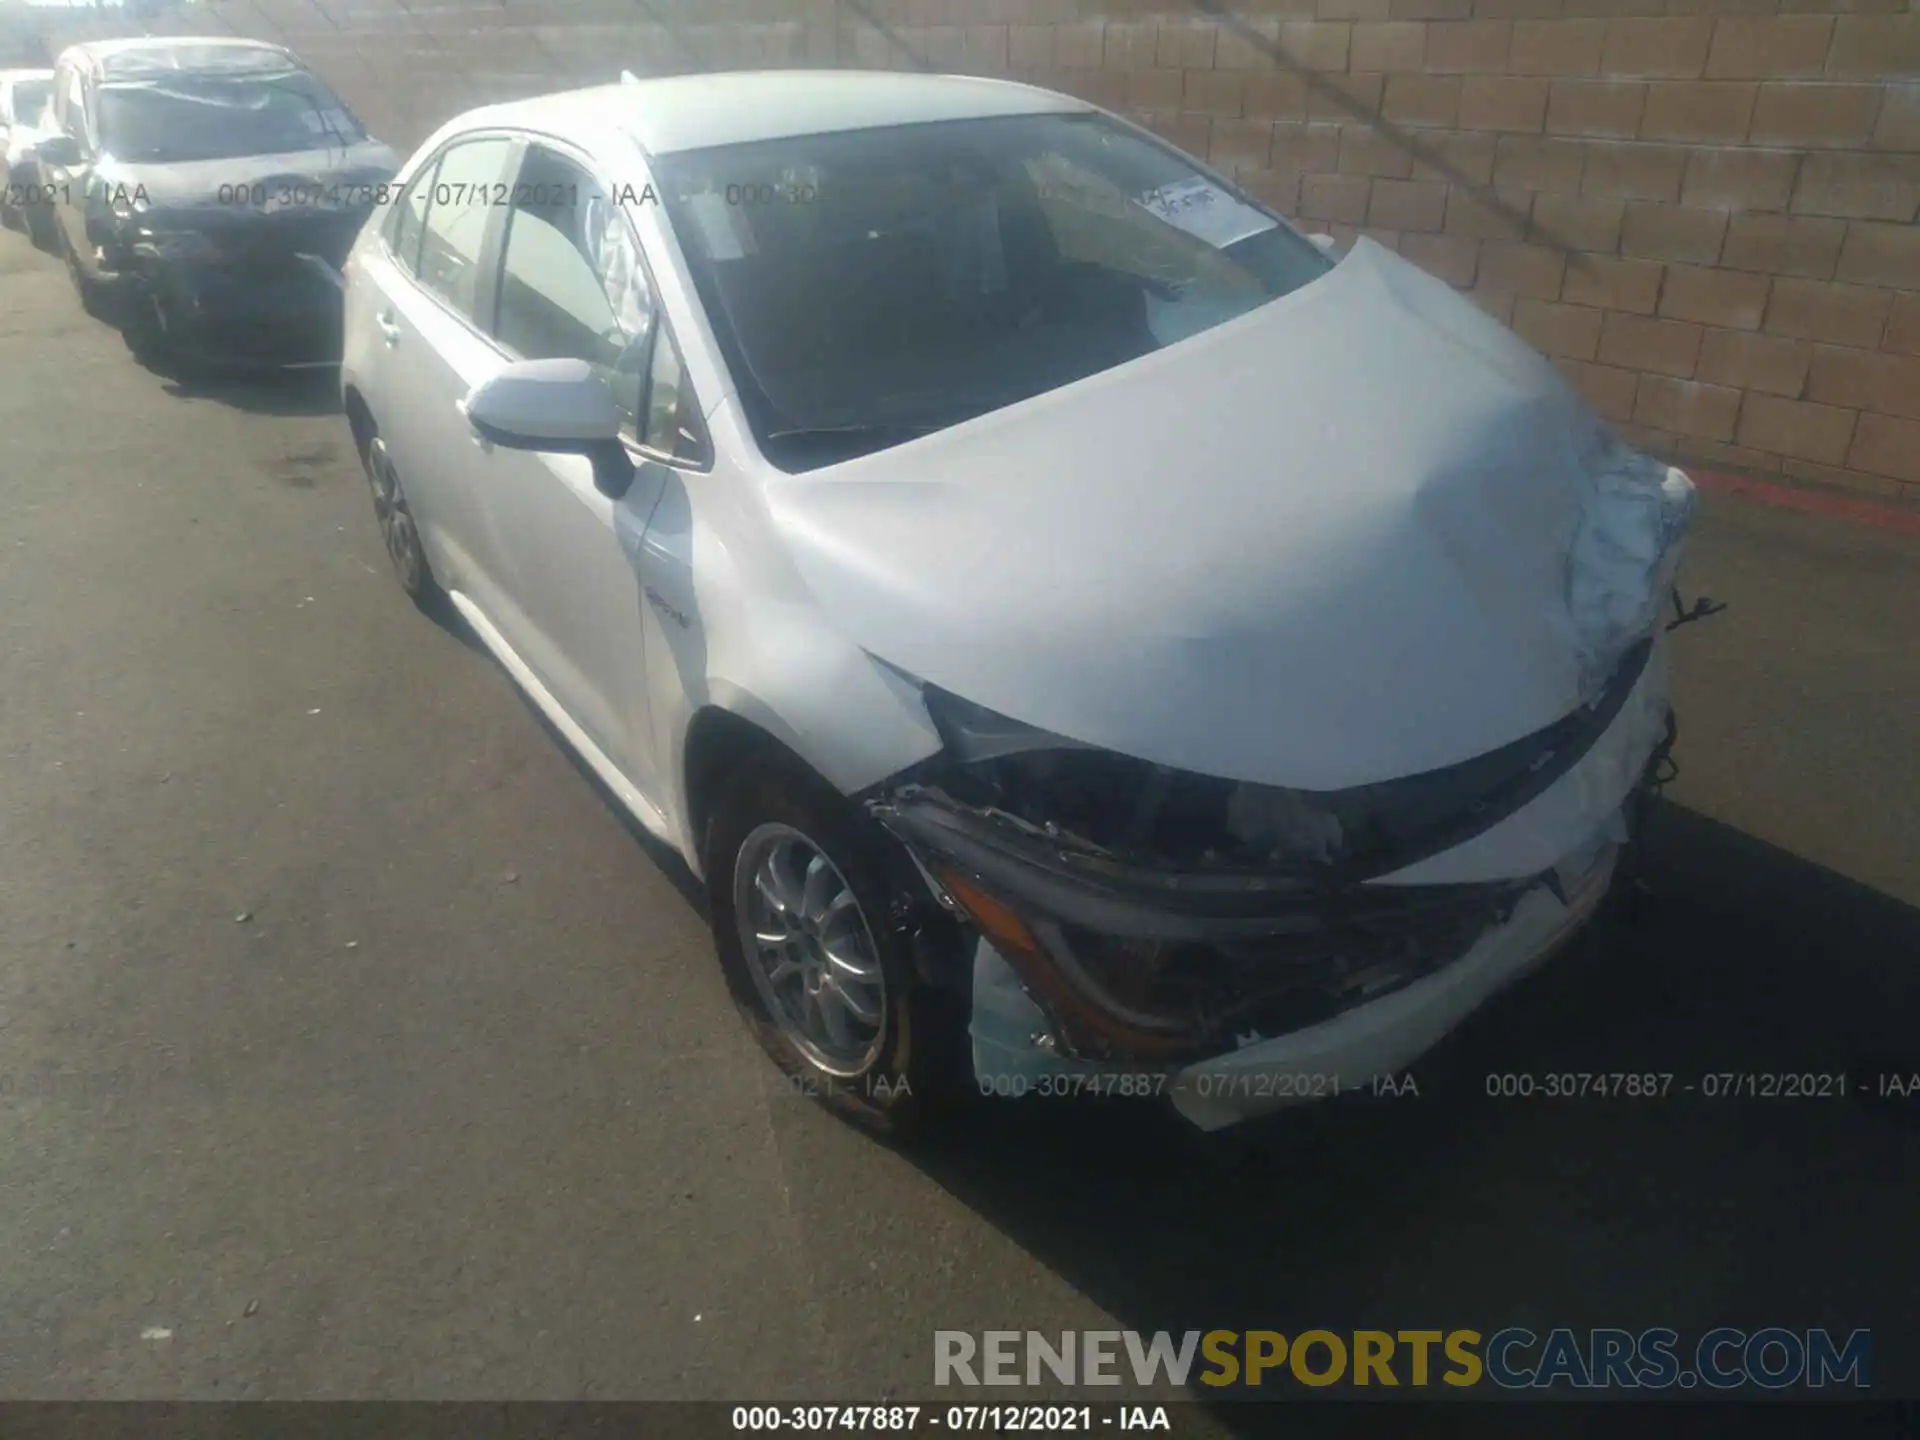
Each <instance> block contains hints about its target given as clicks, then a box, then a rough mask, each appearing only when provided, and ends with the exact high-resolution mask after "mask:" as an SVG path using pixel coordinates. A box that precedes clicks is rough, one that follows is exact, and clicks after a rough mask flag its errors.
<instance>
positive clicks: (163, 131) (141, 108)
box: [39, 38, 398, 372]
mask: <svg viewBox="0 0 1920 1440" xmlns="http://www.w3.org/2000/svg"><path fill="white" fill-rule="evenodd" d="M51 123H52V126H53V131H54V133H53V135H52V136H51V137H50V138H48V139H46V140H43V141H42V142H41V145H40V148H39V155H40V172H41V184H42V185H43V186H44V187H45V188H46V189H47V191H48V192H49V193H50V195H51V197H52V212H53V218H54V221H55V237H54V238H55V243H56V245H57V246H58V248H59V249H60V251H61V253H62V254H63V255H64V257H65V259H66V261H67V266H68V269H69V271H70V273H71V274H72V276H73V282H74V285H75V287H76V288H77V289H78V290H79V292H80V298H81V300H82V302H83V303H84V304H85V305H86V307H87V309H88V311H89V312H90V313H92V314H94V315H97V316H101V317H103V318H107V319H111V320H113V321H114V322H116V323H118V324H119V325H121V326H122V327H123V328H124V329H125V331H126V335H127V340H128V343H129V344H130V345H131V346H132V348H133V350H134V352H135V353H136V354H137V355H139V356H140V357H141V358H142V359H144V360H146V361H147V362H148V363H150V364H153V365H155V366H156V367H158V368H162V369H170V370H173V371H176V372H186V371H198V370H202V369H206V368H209V367H217V366H223V365H242V366H257V365H261V364H269V365H295V364H328V363H333V362H335V361H337V360H338V359H339V354H340V295H339V289H338V277H337V269H338V266H339V265H340V263H341V261H342V260H344V258H345V256H346V253H347V251H348V249H349V248H350V247H351V246H352V244H353V241H354V238H355V236H357V235H358V233H359V231H360V227H361V226H362V225H363V224H364V223H365V221H366V219H367V216H368V215H369V214H371V213H372V211H373V210H374V209H375V208H376V206H377V205H378V204H379V203H380V202H381V201H382V200H383V199H384V198H385V191H386V183H387V181H388V180H389V179H390V178H391V177H392V175H393V173H394V170H395V168H396V166H397V163H398V157H396V156H395V155H394V153H393V152H392V151H391V150H389V149H388V148H387V147H386V146H385V145H383V144H381V143H380V142H379V141H378V140H375V139H374V138H373V137H372V136H370V135H368V134H367V132H366V130H365V128H364V127H363V126H362V125H361V124H360V123H359V121H358V120H357V119H355V118H354V116H353V115H352V113H351V112H349V111H348V109H347V108H346V106H345V105H344V104H342V103H341V101H340V100H339V98H338V97H337V96H335V95H334V94H333V92H332V91H330V90H329V89H328V88H327V87H326V86H325V85H324V84H323V83H322V82H321V81H320V80H319V79H318V78H317V77H316V76H315V75H313V73H312V72H311V71H309V70H308V69H307V68H306V67H305V66H304V65H302V64H301V63H300V61H299V60H298V59H297V58H296V57H295V56H294V55H293V54H291V53H290V52H289V51H287V50H284V49H281V48H280V47H278V46H274V45H263V44H260V43H258V42H255V41H246V40H217V39H205V38H190V39H139V40H113V41H102V42H96V43H91V44H85V45H76V46H73V47H71V48H70V49H68V50H66V51H64V52H62V53H61V55H60V57H59V60H58V61H57V62H56V64H55V67H54V79H53V100H52V108H51Z"/></svg>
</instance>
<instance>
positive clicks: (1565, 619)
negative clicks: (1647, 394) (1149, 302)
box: [767, 240, 1605, 790]
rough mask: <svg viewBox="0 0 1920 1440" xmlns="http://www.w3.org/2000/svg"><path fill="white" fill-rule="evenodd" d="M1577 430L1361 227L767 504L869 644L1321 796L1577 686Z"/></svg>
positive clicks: (1540, 366)
mask: <svg viewBox="0 0 1920 1440" xmlns="http://www.w3.org/2000/svg"><path fill="white" fill-rule="evenodd" d="M1604 438H1605V431H1604V428H1603V427H1602V426H1601V425H1600V423H1599V421H1598V420H1597V419H1596V418H1595V417H1594V416H1593V414H1592V412H1591V411H1590V410H1588V409H1587V407H1586V406H1585V405H1584V404H1583V403H1582V402H1581V401H1580V399H1579V398H1578V397H1577V396H1576V395H1575V394H1574V392H1573V391H1572V390H1571V389H1570V388H1569V387H1568V386H1567V385H1566V383H1565V382H1564V381H1562V380H1561V379H1560V378H1559V376H1558V375H1557V374H1556V373H1555V371H1554V370H1553V369H1552V367H1551V366H1550V365H1549V364H1548V363H1547V362H1546V361H1545V360H1543V359H1541V358H1540V357H1539V356H1538V355H1536V354H1535V353H1534V352H1533V351H1532V350H1530V349H1529V348H1528V347H1527V346H1526V345H1524V344H1523V343H1522V342H1521V341H1520V340H1518V339H1517V338H1516V337H1515V336H1513V335H1512V334H1511V332H1509V331H1507V330H1506V329H1505V328H1504V327H1502V326H1500V325H1498V324H1497V323H1496V322H1494V321H1493V320H1491V319H1490V318H1488V317H1487V316H1485V315H1483V314H1482V313H1481V312H1480V310H1479V309H1478V308H1477V307H1475V306H1474V305H1473V304H1472V303H1471V302H1470V301H1467V300H1465V299H1464V298H1462V297H1460V296H1458V295H1456V294H1455V293H1454V292H1453V291H1452V290H1450V289H1449V288H1448V287H1447V286H1446V285H1444V284H1443V283H1442V282H1440V281H1438V280H1435V279H1432V278H1431V277H1429V276H1427V275H1425V274H1424V273H1422V272H1421V271H1418V270H1416V269H1415V268H1413V267H1412V266H1410V265H1408V264H1406V263H1405V262H1403V261H1401V260H1400V259H1399V258H1398V257H1397V256H1394V255H1392V254H1391V253H1389V252H1388V251H1386V250H1384V249H1382V248H1381V247H1380V246H1378V245H1376V244H1374V243H1373V242H1371V241H1366V240H1362V241H1361V242H1359V243H1358V244H1357V245H1356V247H1355V248H1354V249H1353V250H1352V251H1351V252H1350V253H1349V254H1348V255H1347V256H1346V257H1345V258H1344V259H1343V260H1342V261H1341V263H1340V264H1339V265H1337V266H1336V267H1335V268H1334V269H1333V270H1332V271H1331V272H1329V273H1328V274H1326V275H1325V276H1323V277H1322V278H1320V279H1319V280H1317V281H1315V282H1313V283H1312V284H1310V285H1308V286H1306V287H1305V288H1303V289H1301V290H1298V291H1295V292H1294V293H1292V294H1290V295H1287V296H1284V297H1282V298H1280V299H1278V300H1276V301H1274V302H1271V303H1270V304H1267V305H1265V306H1262V307H1261V308H1260V309H1258V310H1256V311H1254V312H1252V313H1250V314H1248V315H1245V316H1242V317H1240V318H1239V319H1237V320H1233V321H1230V322H1228V323H1227V324H1225V325H1222V326H1220V327H1218V328H1216V329H1214V330H1211V331H1208V332H1205V333H1203V334H1201V335H1199V336H1196V337H1194V338H1192V339H1190V340H1187V341H1185V342H1183V343H1180V344H1178V345H1175V346H1172V347H1170V348H1168V349H1165V350H1162V351H1159V352H1156V353H1155V354H1153V355H1150V356H1147V357H1146V358H1144V359H1142V360H1140V361H1137V362H1135V363H1132V364H1129V365H1125V366H1122V367H1120V368H1118V369H1115V370H1111V371H1108V372H1106V373H1104V374H1101V375H1097V376H1094V377H1092V378H1090V379H1088V380H1085V381H1082V382H1079V383H1077V384H1074V385H1070V386H1067V387H1064V388H1062V389H1059V390H1055V391H1052V392H1050V393H1048V394H1045V395H1042V396H1038V397H1036V398H1034V399H1033V400H1030V401H1027V402H1024V403H1022V404H1020V405H1017V406H1014V407H1011V408H1008V409H1005V410H1002V411H998V412H996V413H994V414H991V415H987V416H983V417H981V418H980V419H977V420H974V421H971V422H968V423H966V424H964V425H960V426H956V427H954V428H952V429H950V430H946V431H942V432H940V433H938V434H936V435H933V436H930V437H927V438H926V439H924V440H920V441H916V442H912V443H909V444H907V445H902V446H899V447H896V448H894V449H892V450H888V451H884V452H881V453H880V454H877V455H873V456H868V457H864V458H862V459H860V460H856V461H853V462H851V463H849V464H846V465H842V466H839V467H836V468H834V469H832V470H827V471H818V472H813V473H811V474H806V475H798V476H783V477H779V478H777V479H775V480H774V481H772V482H771V483H770V485H769V487H768V492H767V494H768V503H769V507H770V510H771V513H772V515H773V517H774V520H775V523H776V524H778V525H779V526H780V527H781V528H782V530H783V532H784V534H785V536H786V538H787V540H788V543H789V544H790V546H791V550H792V554H793V556H794V559H795V562H796V564H797V565H798V567H799V569H800V572H801V574H802V575H803V576H804V577H805V579H806V581H807V582H808V584H809V585H810V586H811V587H812V589H813V590H814V592H815V594H816V597H817V598H818V600H819V601H820V603H821V604H822V605H823V606H825V607H826V608H827V610H828V611H829V612H830V614H831V615H832V617H833V618H834V620H835V621H836V623H837V624H839V625H840V626H842V627H843V628H844V630H845V631H846V632H847V633H848V634H849V635H850V636H851V638H853V639H854V640H855V641H856V642H857V643H858V644H860V645H861V646H862V647H864V648H865V649H866V650H867V651H868V652H869V653H871V654H872V655H874V656H876V657H877V658H879V659H882V660H885V661H887V662H889V663H891V664H892V665H895V666H897V667H899V668H901V669H904V670H906V671H908V672H910V673H912V674H914V675H916V676H918V677H919V678H921V679H923V680H926V681H930V682H932V683H934V684H937V685H939V686H941V687H942V688H944V689H947V690H950V691H953V692H954V693H956V694H959V695H961V696H964V697H965V698H967V699H969V700H972V701H974V702H976V703H977V704H981V705H985V706H987V707H989V708H991V709H993V710H997V711H1000V712H1001V713H1003V714H1005V715H1007V716H1010V717H1012V718H1014V719H1017V720H1020V721H1024V722H1026V723H1027V724H1030V725H1034V726H1038V727H1040V728H1042V729H1045V730H1049V731H1052V732H1055V733H1057V734H1060V735H1063V736H1067V737H1071V738H1073V739H1076V740H1080V741H1083V742H1086V743H1089V744H1093V745H1098V746H1102V747H1105V748H1108V749H1112V750H1116V751H1120V752H1122V753H1125V754H1129V755H1134V756H1137V757H1140V758H1143V759H1147V760H1151V761H1155V762H1158V763H1161V764H1166V765H1170V766H1175V767H1178V768H1181V769H1186V770H1192V771H1197V772H1201V773H1205V774H1212V775H1222V776H1227V777H1230V778H1233V779H1239V780H1246V781H1253V782H1258V783H1266V784H1276V785H1288V786H1295V787H1300V788H1305V789H1314V790H1323V789H1338V788H1344V787H1346V786H1351V785H1358V784H1365V783H1369V782H1373V781H1378V780H1383V779H1388V778H1392V777H1396V776H1402V775H1407V774H1413V773H1418V772H1420V771H1424V770H1429V769H1437V768H1440V767H1443V766H1447V765H1451V764H1455V763H1457V762H1459V761H1461V760H1464V759H1467V758H1470V757H1472V756H1475V755H1479V754H1483V753H1485V752H1486V751H1489V750H1492V749H1495V748H1497V747H1499V746H1501V745H1504V744H1507V743H1509V742H1511V741H1514V740H1517V739H1520V738H1522V737H1523V736H1526V735H1529V734H1531V733H1533V732H1534V731H1537V730H1539V729H1541V728H1543V727H1545V726H1547V725H1549V724H1551V723H1552V722H1554V721H1555V720H1557V719H1559V718H1561V717H1562V716H1564V715H1566V714H1568V713H1569V712H1571V711H1572V710H1573V709H1574V708H1575V707H1576V706H1577V705H1578V704H1579V703H1580V702H1581V698H1582V683H1583V676H1582V653H1583V652H1582V642H1581V640H1580V637H1579V634H1578V628H1577V626H1576V625H1575V623H1574V619H1573V617H1572V616H1571V615H1570V613H1569V607H1568V557H1569V547H1570V544H1571V542H1572V540H1573V537H1574V535H1575V532H1576V529H1577V528H1578V527H1579V524H1580V520H1581V516H1582V507H1583V505H1584V504H1585V502H1586V501H1587V499H1588V497H1589V496H1590V495H1591V493H1592V491H1593V485H1592V481H1591V474H1592V471H1593V468H1594V466H1595V464H1596V457H1597V456H1598V455H1599V454H1601V453H1602V447H1603V444H1604Z"/></svg>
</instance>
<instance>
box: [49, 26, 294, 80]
mask: <svg viewBox="0 0 1920 1440" xmlns="http://www.w3.org/2000/svg"><path fill="white" fill-rule="evenodd" d="M69 53H73V54H77V55H80V56H83V57H84V58H85V59H86V60H87V61H88V62H90V63H91V64H92V65H93V66H95V67H96V68H97V69H98V70H99V72H100V77H101V78H102V79H103V80H109V81H112V80H143V79H148V78H150V77H153V76H156V75H181V74H186V75H224V74H232V75H257V74H263V73H277V72H280V71H284V70H297V69H299V68H301V66H300V62H299V60H297V59H296V58H294V55H293V53H292V52H291V51H289V50H287V49H285V48H283V47H282V46H279V45H268V44H266V43H264V42H262V41H259V40H241V39H235V38H230V37H226V36H213V35H180V36H166V37H160V38H152V37H146V36H143V37H140V38H138V39H133V40H92V41H88V42H87V43H85V44H81V45H75V46H74V47H73V49H72V51H71V52H69Z"/></svg>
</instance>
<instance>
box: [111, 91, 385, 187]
mask: <svg viewBox="0 0 1920 1440" xmlns="http://www.w3.org/2000/svg"><path fill="white" fill-rule="evenodd" d="M99 124H100V144H101V146H102V148H103V149H105V150H107V151H108V152H109V153H110V154H112V155H114V156H115V157H116V158H118V159H121V160H128V161H134V162H144V163H148V164H180V163H185V162H189V161H194V160H231V159H237V158H239V157H241V156H246V155H276V154H282V153H286V152H288V151H294V150H317V149H320V148H322V147H325V146H329V145H350V144H353V143H355V142H357V141H359V140H362V139H364V138H365V132H364V131H362V130H361V128H360V126H359V124H358V123H357V122H356V121H355V120H354V118H353V117H352V116H351V115H349V114H348V113H347V110H346V107H345V106H344V105H342V104H341V103H340V101H339V100H338V99H336V98H335V97H334V95H333V93H332V92H331V91H330V90H328V89H327V88H326V86H324V85H322V84H321V83H320V82H319V81H318V80H316V79H314V77H313V76H311V75H308V74H305V73H303V72H300V71H290V72H288V73H286V74H283V75H273V76H264V77H263V76H258V75H247V76H208V75H176V76H168V77H166V78H165V79H156V80H149V81H140V82H138V83H128V84H118V85H105V86H102V87H101V89H100V121H99Z"/></svg>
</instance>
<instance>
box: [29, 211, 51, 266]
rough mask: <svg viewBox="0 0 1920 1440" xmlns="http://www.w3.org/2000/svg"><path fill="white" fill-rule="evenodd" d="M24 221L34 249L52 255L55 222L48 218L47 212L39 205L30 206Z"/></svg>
mask: <svg viewBox="0 0 1920 1440" xmlns="http://www.w3.org/2000/svg"><path fill="white" fill-rule="evenodd" d="M23 219H24V220H25V222H26V227H27V239H28V240H30V241H32V242H33V246H34V248H35V249H36V250H44V251H46V252H47V253H49V254H51V253H52V251H53V221H52V220H51V219H49V218H48V216H47V213H46V211H44V210H42V209H41V208H40V207H39V206H38V205H32V206H29V207H28V208H27V209H26V211H25V212H24V215H23Z"/></svg>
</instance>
